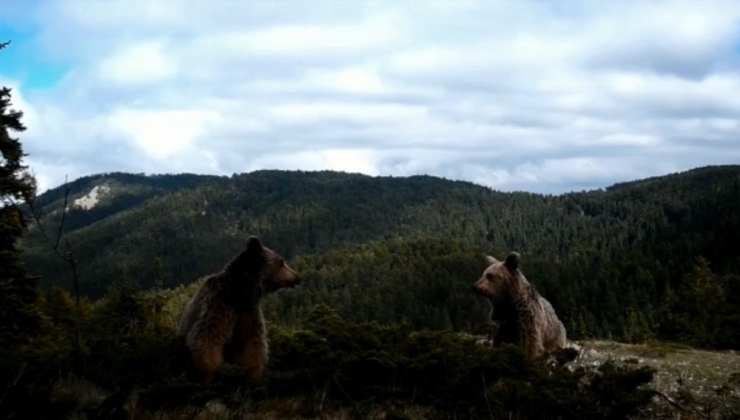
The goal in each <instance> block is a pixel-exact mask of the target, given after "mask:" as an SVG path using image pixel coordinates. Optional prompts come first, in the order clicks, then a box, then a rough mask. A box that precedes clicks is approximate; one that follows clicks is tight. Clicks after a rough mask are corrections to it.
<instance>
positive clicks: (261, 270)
mask: <svg viewBox="0 0 740 420" xmlns="http://www.w3.org/2000/svg"><path fill="white" fill-rule="evenodd" d="M299 283H300V279H299V277H298V275H297V274H296V273H295V272H294V271H293V270H292V269H290V267H288V266H287V265H286V264H285V261H283V258H282V257H281V256H280V255H278V254H277V253H275V252H274V251H272V250H270V249H269V248H266V247H264V246H263V245H262V243H261V242H260V240H259V239H257V238H256V237H254V236H250V237H249V238H248V239H247V243H246V249H244V251H242V252H241V253H240V254H239V255H237V256H236V257H234V258H233V259H232V260H231V261H230V262H229V263H228V264H226V266H225V267H224V269H223V270H221V272H219V273H214V274H211V275H208V276H207V277H206V279H205V281H204V283H203V285H202V286H201V287H200V289H199V290H198V292H197V293H196V294H195V295H194V296H193V297H192V299H190V302H188V304H187V306H186V307H185V310H184V311H183V313H182V315H181V316H180V322H179V325H178V335H179V336H180V337H182V338H183V340H184V342H185V345H186V346H187V348H188V350H189V353H190V358H191V361H192V368H194V371H192V370H191V371H190V372H189V375H188V376H189V377H190V379H195V380H198V381H199V382H201V383H203V384H208V383H210V382H211V381H212V380H213V378H214V375H215V372H216V370H217V369H218V367H219V366H220V365H221V364H222V363H224V362H228V363H236V364H238V365H240V366H242V367H243V368H245V370H246V372H247V375H248V377H249V379H250V380H252V381H254V380H257V379H259V378H260V377H261V376H262V374H263V372H264V370H265V366H266V365H267V358H268V356H267V353H268V347H267V336H266V333H265V322H264V319H263V317H262V310H261V309H260V306H259V304H260V300H261V299H262V297H264V296H265V295H267V294H268V293H272V292H275V291H277V290H279V289H282V288H284V287H295V286H296V285H298V284H299Z"/></svg>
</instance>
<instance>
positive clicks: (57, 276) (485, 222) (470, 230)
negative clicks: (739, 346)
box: [23, 165, 740, 337]
mask: <svg viewBox="0 0 740 420" xmlns="http://www.w3.org/2000/svg"><path fill="white" fill-rule="evenodd" d="M117 176H118V179H119V181H120V179H123V178H126V176H128V175H120V174H119V175H117ZM177 176H178V175H172V176H171V177H170V178H163V179H160V180H159V181H158V182H160V184H165V185H166V186H165V185H159V186H158V187H157V188H159V189H157V188H155V187H152V186H151V185H148V184H146V182H145V181H142V180H141V179H139V178H136V176H134V177H132V178H131V180H133V182H132V183H133V186H132V185H131V184H126V182H119V184H116V186H114V187H112V191H113V195H114V196H115V194H116V191H118V194H120V195H121V196H124V197H129V199H127V200H119V201H116V199H115V198H112V199H101V201H100V202H99V207H93V209H92V210H81V209H78V210H74V211H72V212H70V213H69V215H68V219H67V221H68V223H69V224H71V225H72V226H73V227H74V229H68V231H67V237H68V238H69V240H70V242H71V243H72V244H73V246H74V249H75V255H76V257H77V259H78V261H79V264H78V266H77V270H78V280H79V283H80V289H81V291H82V293H83V294H84V295H86V296H89V297H91V298H98V297H101V296H103V295H105V294H106V293H107V291H108V289H109V287H111V286H112V285H115V284H117V283H119V282H120V281H124V280H126V281H136V282H138V283H139V284H140V286H141V287H143V288H146V289H148V288H151V287H153V285H154V284H156V283H157V281H160V282H163V283H164V284H165V286H166V287H177V286H178V285H187V284H191V283H192V282H194V281H195V280H196V279H198V278H199V277H200V276H202V275H204V274H206V273H209V272H213V271H217V270H220V269H221V268H222V267H223V264H224V263H225V262H226V261H228V259H229V258H230V257H231V256H232V255H233V254H235V253H236V252H238V251H239V250H240V249H241V247H242V246H243V241H244V238H245V237H246V236H247V235H252V234H254V235H258V236H260V237H262V238H263V240H264V242H265V243H266V244H268V246H270V247H271V248H273V249H275V250H276V251H278V252H280V253H281V254H283V255H284V256H285V257H286V258H287V259H288V260H289V261H291V265H294V266H296V267H297V268H298V269H300V270H302V271H305V272H306V273H307V274H306V275H307V278H308V279H309V280H308V281H307V282H306V287H304V288H303V290H302V291H297V292H296V293H293V294H281V295H280V296H275V297H272V298H270V299H269V300H268V301H267V302H266V311H267V313H269V314H270V315H272V316H275V317H277V318H279V319H284V320H285V322H287V323H291V322H298V323H299V322H300V319H301V313H302V312H301V311H303V310H304V309H305V308H306V306H305V304H304V303H307V302H314V303H322V302H323V303H327V302H328V303H331V305H330V306H332V307H338V308H345V310H344V311H343V312H342V315H343V316H346V317H348V318H349V319H352V320H356V321H364V320H370V319H373V318H374V317H377V318H378V319H383V320H386V321H387V322H400V321H401V320H404V319H406V320H407V321H408V322H411V323H412V324H414V325H415V326H416V327H418V328H425V327H434V328H443V327H451V328H455V329H469V328H473V325H474V324H475V322H473V323H472V324H471V322H472V321H470V320H471V319H478V321H480V322H482V320H481V318H480V317H481V316H482V315H481V314H484V313H485V311H482V310H481V309H480V306H477V308H478V309H475V307H476V306H475V305H479V304H480V302H478V301H477V300H476V299H475V297H474V296H472V295H470V293H469V290H466V288H467V287H468V286H469V284H468V283H470V282H472V281H473V280H474V278H471V277H475V276H477V275H478V274H479V273H477V274H476V272H477V271H478V270H480V269H482V265H481V264H482V256H483V254H484V253H492V254H495V255H499V256H503V255H505V253H508V252H509V251H511V250H516V251H519V252H520V253H521V254H522V256H523V259H524V261H525V266H526V267H528V268H527V276H528V278H531V281H532V282H533V283H534V284H536V285H537V286H538V288H540V289H541V291H542V294H543V295H544V296H545V297H546V298H547V299H548V300H551V301H552V303H553V305H554V306H555V307H556V310H557V311H558V313H559V315H560V314H562V318H563V319H564V321H565V322H566V325H567V326H568V327H569V330H573V331H580V332H577V333H576V334H590V335H593V336H597V337H609V336H622V337H626V336H629V335H630V334H635V332H634V331H636V330H639V329H640V328H643V327H644V328H643V329H647V330H651V331H657V330H658V329H659V328H660V315H659V312H660V310H661V309H660V308H662V307H664V306H665V305H668V304H669V303H668V302H669V301H668V299H669V298H670V296H671V293H674V292H676V291H679V290H681V288H682V287H684V286H685V285H686V284H688V283H686V282H687V281H688V280H686V279H687V276H690V273H691V272H692V270H693V267H694V264H695V263H696V258H697V257H704V258H706V259H707V261H709V262H710V263H711V269H712V270H713V272H714V273H716V274H717V275H720V276H732V275H734V274H735V273H737V272H740V259H739V258H738V257H737V255H735V252H734V249H736V247H737V245H740V244H738V243H737V242H738V239H737V238H736V237H735V235H734V234H733V232H737V231H738V230H739V229H740V220H738V215H740V166H727V165H725V166H721V167H704V168H698V169H695V170H692V171H686V172H684V173H680V174H670V175H667V176H665V177H657V178H656V177H653V178H652V179H650V180H649V181H643V182H640V181H641V180H637V181H633V183H632V184H630V185H622V186H620V187H618V188H615V189H610V190H604V189H599V190H591V191H583V192H570V193H563V194H560V195H555V196H553V195H544V194H537V193H531V192H502V191H497V190H493V189H491V188H489V187H486V186H482V185H478V184H475V183H472V182H469V181H450V180H445V179H442V178H438V177H433V176H428V175H420V176H412V177H385V176H383V177H381V176H378V177H371V176H368V175H363V174H347V173H341V172H335V171H278V170H266V171H255V172H251V173H246V174H235V175H232V176H231V177H211V178H203V179H201V178H198V176H195V177H193V178H187V176H186V178H184V179H186V180H188V181H187V182H189V184H188V185H187V186H185V187H183V186H182V185H180V184H178V182H177V180H178V178H177ZM126 179H128V178H126ZM96 182H97V184H95V183H96ZM105 182H106V179H105V177H104V176H101V177H98V178H94V179H93V180H92V181H90V183H88V184H84V185H85V186H86V188H87V187H89V188H92V187H93V184H95V185H101V183H105ZM141 184H146V185H144V186H142V185H141ZM73 193H74V197H73V198H74V199H77V198H79V197H80V196H81V195H84V194H88V193H89V191H87V190H83V191H79V192H75V191H73ZM57 194H58V192H57ZM61 199H62V198H57V200H56V201H54V200H48V201H47V207H48V208H54V206H57V208H58V209H61ZM105 200H107V201H105ZM96 212H98V213H96ZM106 212H107V213H106ZM104 213H106V214H104ZM95 214H97V216H95V217H93V215H95ZM101 214H104V215H103V216H104V217H101V216H100V215H101ZM58 221H59V213H56V214H52V213H51V212H47V215H46V216H45V218H44V219H43V220H42V222H43V223H44V224H45V226H47V230H50V231H55V229H54V228H53V227H56V226H57V225H56V223H57V222H58ZM42 239H43V238H41V237H40V235H39V231H38V229H36V228H34V227H32V228H31V229H30V231H29V234H28V235H27V236H26V238H25V239H24V244H23V245H24V249H25V251H26V252H25V258H26V263H27V265H28V266H29V267H31V268H32V271H33V272H34V273H36V274H39V275H41V276H42V281H43V284H44V285H45V287H47V288H48V287H50V286H55V285H56V286H61V287H65V288H68V289H71V288H72V287H71V285H72V281H73V279H72V276H71V274H70V270H69V267H68V266H67V265H65V263H64V261H62V260H61V259H59V258H58V257H57V256H55V255H54V254H53V253H52V252H51V250H50V249H49V248H48V245H47V244H46V243H45V242H44V241H43V240H42ZM355 254H357V255H365V257H363V258H360V259H357V258H356V257H355V256H354V255H355ZM396 254H397V255H404V256H405V257H403V258H402V259H401V260H398V259H394V258H395V257H393V256H394V255H396ZM157 259H159V260H160V261H161V265H160V266H157V263H155V260H157ZM388 261H396V262H395V263H392V264H391V263H389V262H388ZM388 264H391V266H388ZM384 267H385V268H384ZM453 267H454V268H453ZM442 273H444V274H442ZM722 278H725V277H722ZM158 279H159V280H158ZM727 279H730V280H727V281H729V282H732V281H734V280H731V278H730V277H727ZM723 281H725V280H723ZM347 282H349V283H347ZM346 284H351V285H355V286H353V287H350V288H347V287H345V286H342V285H346ZM733 284H734V283H733ZM359 285H365V286H363V287H366V288H369V289H363V288H360V286H359ZM726 287H728V290H730V289H732V287H734V286H732V285H731V284H730V283H728V285H727V286H726ZM335 289H336V290H335ZM416 295H418V296H419V297H417V298H414V297H413V296H416ZM415 299H416V300H418V302H415V303H411V302H412V301H414V300H415ZM352 302H355V303H357V305H359V306H358V307H356V306H354V305H353V304H352ZM383 302H395V303H394V304H393V307H394V308H396V311H401V313H399V314H398V316H396V315H394V314H393V313H392V312H388V311H387V309H381V308H382V307H383ZM476 302H478V303H476ZM459 307H470V309H469V310H470V311H473V312H471V313H467V312H465V311H467V310H465V311H463V312H460V310H459V309H457V308H459ZM360 308H364V309H360ZM371 308H375V309H371ZM350 309H351V310H350ZM352 311H354V312H357V314H359V315H353V312H352ZM403 311H406V312H405V313H403ZM634 311H637V313H639V315H638V316H637V318H635V316H636V315H634ZM363 314H364V315H363ZM372 314H375V315H372ZM475 314H478V315H475ZM631 314H632V315H631ZM353 316H357V317H360V318H356V319H355V318H352V317H353ZM363 317H364V318H363ZM476 317H477V318H476ZM466 319H467V320H466ZM639 325H643V327H639V328H638V326H639Z"/></svg>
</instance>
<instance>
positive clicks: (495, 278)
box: [471, 252, 521, 301]
mask: <svg viewBox="0 0 740 420" xmlns="http://www.w3.org/2000/svg"><path fill="white" fill-rule="evenodd" d="M486 263H487V264H488V266H487V267H486V269H485V270H484V271H483V275H482V276H481V277H480V278H479V279H478V281H476V282H475V283H474V284H473V285H472V286H471V289H473V291H474V292H475V293H476V294H478V295H480V296H483V297H485V298H486V299H489V300H491V301H497V300H499V299H502V298H508V297H510V296H509V295H510V294H511V293H514V292H515V290H516V289H517V288H518V286H519V283H520V278H521V272H520V271H519V266H520V264H521V257H520V256H519V254H518V253H517V252H511V253H510V254H509V255H508V256H507V257H506V259H505V260H504V261H499V260H497V259H496V258H494V257H491V256H490V255H489V256H487V257H486Z"/></svg>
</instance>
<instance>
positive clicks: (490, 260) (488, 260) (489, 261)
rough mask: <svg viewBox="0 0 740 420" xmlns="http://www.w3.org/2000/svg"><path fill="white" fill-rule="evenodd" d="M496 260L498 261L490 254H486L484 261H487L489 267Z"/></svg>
mask: <svg viewBox="0 0 740 420" xmlns="http://www.w3.org/2000/svg"><path fill="white" fill-rule="evenodd" d="M497 262H498V260H497V259H495V258H493V257H492V256H490V255H487V256H486V263H488V266H489V267H490V266H492V265H494V264H496V263H497Z"/></svg>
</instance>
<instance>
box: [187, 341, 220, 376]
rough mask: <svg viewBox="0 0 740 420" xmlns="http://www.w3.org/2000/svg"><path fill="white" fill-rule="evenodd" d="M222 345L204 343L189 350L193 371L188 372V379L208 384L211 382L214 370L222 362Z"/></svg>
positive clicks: (214, 374) (214, 373)
mask: <svg viewBox="0 0 740 420" xmlns="http://www.w3.org/2000/svg"><path fill="white" fill-rule="evenodd" d="M223 351H224V346H223V345H218V344H215V345H210V346H209V345H204V346H201V347H199V348H194V349H192V350H191V355H192V357H193V367H194V368H195V371H194V372H192V371H191V372H189V375H188V376H189V379H191V380H195V381H197V382H200V383H202V384H203V385H208V384H210V383H211V382H213V379H214V377H215V376H216V370H218V368H219V366H221V364H222V363H223V362H224V357H223Z"/></svg>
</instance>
